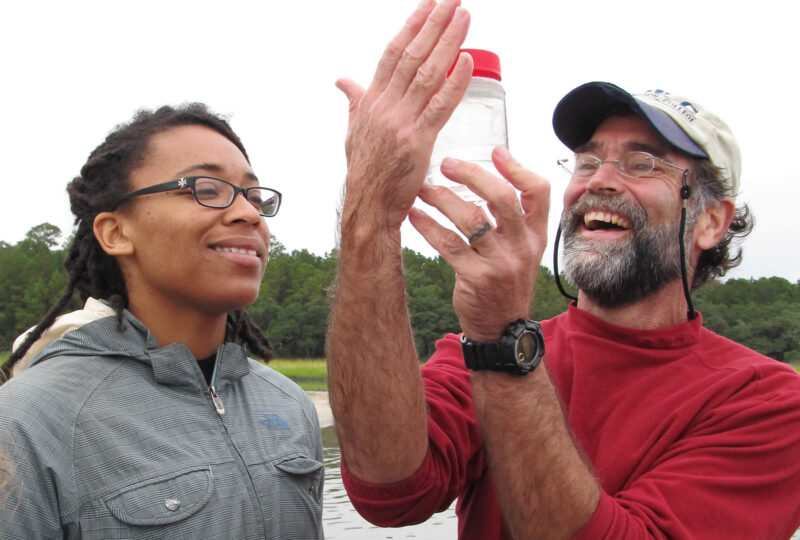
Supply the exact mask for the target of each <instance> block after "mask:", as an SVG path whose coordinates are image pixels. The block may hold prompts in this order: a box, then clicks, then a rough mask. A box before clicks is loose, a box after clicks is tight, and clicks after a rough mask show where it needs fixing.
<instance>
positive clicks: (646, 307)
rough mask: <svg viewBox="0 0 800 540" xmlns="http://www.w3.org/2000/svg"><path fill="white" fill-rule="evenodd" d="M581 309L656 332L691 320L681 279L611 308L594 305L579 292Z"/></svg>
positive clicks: (608, 320) (612, 322) (613, 320)
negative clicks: (629, 302) (620, 305)
mask: <svg viewBox="0 0 800 540" xmlns="http://www.w3.org/2000/svg"><path fill="white" fill-rule="evenodd" d="M578 309H582V310H584V311H587V312H589V313H591V314H592V315H594V316H595V317H598V318H600V319H603V320H604V321H606V322H608V323H611V324H614V325H616V326H624V327H627V328H636V329H639V330H653V329H655V328H664V327H667V326H673V325H676V324H680V323H684V322H686V320H687V314H686V313H687V308H686V298H685V297H684V295H683V285H682V283H681V280H680V279H677V280H675V281H673V282H671V283H669V284H667V285H666V286H664V287H663V288H661V289H660V290H659V291H657V292H655V293H653V294H651V295H649V296H647V297H645V298H643V299H641V300H639V301H638V302H635V303H633V304H628V305H626V306H622V307H616V308H609V307H605V306H602V305H600V304H598V303H596V302H594V301H593V300H592V299H591V298H589V297H588V296H587V295H586V294H584V293H583V292H579V293H578Z"/></svg>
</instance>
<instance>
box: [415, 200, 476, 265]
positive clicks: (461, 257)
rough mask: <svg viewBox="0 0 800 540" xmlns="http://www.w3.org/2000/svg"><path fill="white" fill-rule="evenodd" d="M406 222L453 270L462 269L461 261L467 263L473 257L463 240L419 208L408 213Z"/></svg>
mask: <svg viewBox="0 0 800 540" xmlns="http://www.w3.org/2000/svg"><path fill="white" fill-rule="evenodd" d="M408 221H409V222H410V223H411V225H412V226H413V227H414V228H415V229H416V230H417V232H419V233H420V234H421V235H422V237H423V238H425V241H426V242H428V244H430V245H431V247H432V248H433V249H435V250H436V251H437V252H438V253H439V255H441V256H442V258H443V259H444V260H445V261H447V264H449V265H450V266H451V267H453V268H454V269H460V268H462V267H463V265H464V263H463V262H462V261H468V259H469V257H472V256H474V253H470V252H471V249H470V246H469V245H467V243H466V242H464V239H463V238H461V237H460V236H459V235H458V234H456V233H455V232H453V231H451V230H449V229H447V228H445V227H443V226H441V225H440V224H438V223H437V222H436V220H435V219H433V218H432V217H430V216H429V215H428V214H426V213H425V212H423V211H422V210H420V209H419V208H416V207H413V208H411V211H409V213H408ZM456 271H458V270H456Z"/></svg>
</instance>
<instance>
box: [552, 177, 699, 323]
mask: <svg viewBox="0 0 800 540" xmlns="http://www.w3.org/2000/svg"><path fill="white" fill-rule="evenodd" d="M593 208H596V209H602V210H605V211H609V212H616V213H619V214H622V215H624V216H627V217H628V218H629V219H630V220H631V222H632V223H633V230H632V232H633V234H632V235H630V236H629V237H628V238H626V239H623V240H617V241H612V242H604V241H599V240H585V239H583V238H582V237H581V236H580V235H579V234H578V230H579V227H580V226H581V225H582V224H583V215H584V214H585V213H586V212H587V211H588V210H590V209H593ZM692 217H694V216H692ZM692 221H694V220H692ZM561 226H562V230H563V234H564V274H565V276H566V278H567V281H569V282H570V283H571V284H572V285H574V286H575V287H577V288H579V289H580V290H581V292H582V293H583V294H585V295H586V296H588V297H589V298H590V299H591V300H592V301H593V302H596V303H597V304H599V305H601V306H603V307H607V308H619V307H623V306H626V305H629V304H633V303H635V302H637V301H639V300H641V299H642V298H645V297H647V296H649V295H651V294H653V293H655V292H657V291H659V290H660V289H662V288H663V287H664V286H665V285H666V284H667V283H670V282H672V281H674V280H675V279H677V278H680V277H681V256H680V246H679V241H678V233H679V231H680V219H678V220H677V221H675V222H674V223H667V224H665V225H661V226H651V225H649V224H648V223H647V215H646V214H645V212H644V210H643V209H642V208H641V207H640V206H638V205H635V204H633V203H631V202H628V201H624V200H622V199H619V198H617V197H605V196H599V195H595V194H590V193H587V194H584V195H583V196H581V198H580V199H578V202H576V203H575V204H574V205H573V206H572V207H571V208H569V209H568V210H565V211H564V215H563V216H562V217H561ZM692 228H693V224H690V223H689V220H688V219H687V224H686V229H687V231H686V237H687V238H689V237H690V236H691V230H692Z"/></svg>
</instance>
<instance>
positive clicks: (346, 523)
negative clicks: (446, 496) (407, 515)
mask: <svg viewBox="0 0 800 540" xmlns="http://www.w3.org/2000/svg"><path fill="white" fill-rule="evenodd" d="M322 443H323V446H324V458H325V489H324V493H323V510H322V525H323V527H324V529H325V538H326V539H328V540H337V539H340V540H341V539H346V540H379V539H387V540H388V539H393V540H396V539H401V538H417V539H428V538H435V539H437V540H438V539H447V538H457V537H458V525H457V521H456V513H455V503H453V505H452V506H451V507H450V508H449V509H448V510H446V511H444V512H441V513H439V514H435V515H434V516H433V517H431V518H430V519H429V520H428V521H426V522H425V523H420V524H419V525H410V526H408V527H399V528H380V527H376V526H375V525H372V524H371V523H369V522H368V521H366V520H365V519H364V518H362V517H361V516H359V515H358V513H357V512H356V510H355V508H353V505H352V504H350V499H348V498H347V493H345V491H344V486H342V476H341V473H340V471H339V460H340V458H341V454H340V452H339V441H338V440H337V439H336V431H335V430H334V428H333V426H331V427H326V428H325V429H323V430H322Z"/></svg>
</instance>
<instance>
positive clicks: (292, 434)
mask: <svg viewBox="0 0 800 540" xmlns="http://www.w3.org/2000/svg"><path fill="white" fill-rule="evenodd" d="M212 388H213V389H214V390H215V391H216V396H215V395H214V391H213V390H212ZM212 398H213V399H212ZM0 453H2V457H3V459H4V461H5V466H4V467H3V469H4V470H10V476H9V478H7V480H8V483H7V485H6V486H5V488H4V489H3V492H2V493H0V499H1V500H0V536H2V538H4V539H5V538H26V539H29V538H61V537H63V538H103V539H106V538H186V539H190V538H191V539H196V538H236V539H240V538H241V539H245V538H247V539H249V538H270V539H272V538H281V539H302V540H307V539H312V538H322V536H323V533H322V483H323V477H324V467H323V457H322V440H321V436H320V429H319V423H318V420H317V415H316V412H315V410H314V406H313V404H312V403H311V401H310V400H309V399H308V397H307V396H306V395H305V393H304V392H303V391H302V390H301V389H300V388H299V387H298V386H297V385H296V384H294V383H293V382H292V381H290V380H289V379H287V378H286V377H284V376H282V375H280V374H279V373H277V372H275V371H274V370H272V369H270V368H268V367H266V366H263V365H261V364H259V363H257V362H255V361H253V360H250V359H248V358H247V357H246V355H245V352H244V350H243V349H242V347H241V346H239V345H236V344H232V343H226V344H224V345H222V346H221V347H220V348H219V350H218V352H217V363H216V368H215V372H214V376H213V379H212V385H211V388H210V387H209V386H207V385H206V381H205V379H204V377H203V374H202V372H201V370H200V367H199V366H198V364H197V361H196V360H195V358H194V357H193V356H192V354H191V352H190V351H189V349H188V348H187V347H186V346H185V345H181V344H174V345H170V346H167V347H161V346H160V345H159V344H158V343H157V342H156V340H155V338H154V337H153V336H152V335H151V334H150V332H149V331H148V330H147V328H145V327H144V325H142V324H141V323H140V322H139V321H138V320H137V319H135V318H134V317H133V316H132V315H131V314H130V313H128V312H126V313H125V324H124V329H123V331H121V332H120V331H118V329H117V320H116V317H105V318H101V319H99V320H97V321H94V322H91V323H89V324H87V325H86V326H84V327H82V328H80V329H78V330H73V331H71V332H69V333H67V334H66V335H65V336H64V337H63V338H61V339H59V340H57V341H54V342H52V343H51V344H49V345H47V346H46V347H45V348H44V349H43V350H42V351H41V352H40V353H39V354H38V355H37V357H36V358H35V360H34V362H33V363H32V365H31V367H30V368H28V369H27V370H25V371H24V372H22V373H21V374H20V375H18V376H16V377H14V378H13V379H12V380H11V381H9V382H8V383H6V384H5V385H3V386H2V387H0Z"/></svg>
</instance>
